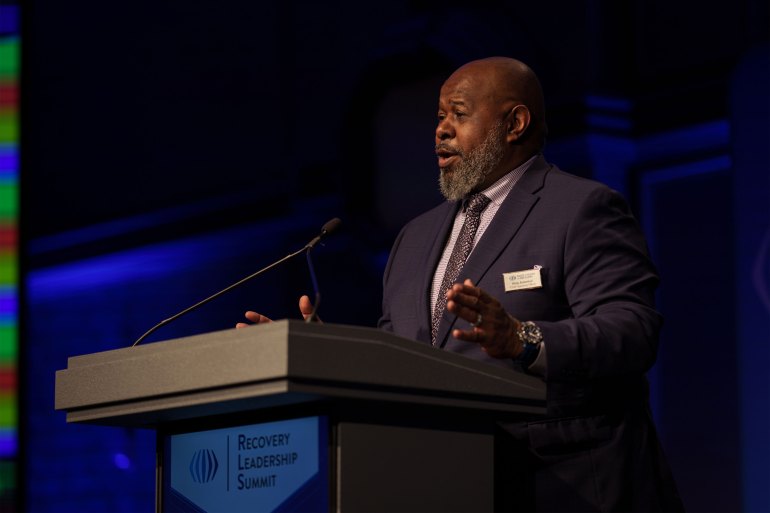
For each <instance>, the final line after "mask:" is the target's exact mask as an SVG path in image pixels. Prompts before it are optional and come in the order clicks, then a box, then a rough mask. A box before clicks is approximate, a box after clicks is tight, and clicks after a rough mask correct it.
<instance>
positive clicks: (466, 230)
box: [431, 193, 489, 346]
mask: <svg viewBox="0 0 770 513" xmlns="http://www.w3.org/2000/svg"><path fill="white" fill-rule="evenodd" d="M488 203H489V198H487V197H486V196H484V195H483V194H481V193H478V194H474V195H473V196H471V197H470V198H469V199H468V202H467V207H466V209H465V222H464V223H463V227H462V229H461V230H460V235H458V236H457V241H455V247H454V248H452V255H451V256H450V257H449V263H447V267H446V271H445V272H444V279H443V280H441V287H439V289H438V297H437V298H436V307H435V309H434V310H433V318H432V319H431V343H432V344H433V345H434V346H435V345H436V334H437V333H438V325H439V323H440V322H441V317H442V315H443V314H444V308H445V307H446V298H445V295H446V291H447V290H449V287H451V286H452V285H453V284H454V282H455V280H457V277H458V276H459V275H460V270H461V269H462V268H463V265H464V264H465V260H466V259H467V258H468V255H469V254H470V252H471V249H473V237H474V236H475V235H476V230H477V229H478V227H479V220H480V219H481V212H482V211H483V210H484V208H485V207H486V206H487V204H488Z"/></svg>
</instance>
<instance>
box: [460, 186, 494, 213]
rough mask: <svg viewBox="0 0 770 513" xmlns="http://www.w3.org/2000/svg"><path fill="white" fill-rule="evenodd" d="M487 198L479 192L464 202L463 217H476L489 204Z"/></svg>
mask: <svg viewBox="0 0 770 513" xmlns="http://www.w3.org/2000/svg"><path fill="white" fill-rule="evenodd" d="M489 201H490V200H489V198H487V197H486V196H484V195H483V194H481V193H480V192H479V193H477V194H474V195H473V196H471V197H470V198H468V199H467V200H466V201H465V215H466V216H467V215H471V216H477V215H479V214H480V213H481V211H482V210H484V208H485V207H486V206H487V204H488V203H489Z"/></svg>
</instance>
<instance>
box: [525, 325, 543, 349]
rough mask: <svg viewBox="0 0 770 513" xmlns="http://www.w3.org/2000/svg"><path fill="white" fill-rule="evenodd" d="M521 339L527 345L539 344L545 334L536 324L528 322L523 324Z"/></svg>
mask: <svg viewBox="0 0 770 513" xmlns="http://www.w3.org/2000/svg"><path fill="white" fill-rule="evenodd" d="M519 338H520V339H521V341H522V342H524V343H525V344H539V343H540V341H541V340H542V339H543V334H542V332H541V331H540V328H539V327H538V326H537V325H536V324H535V323H533V322H529V321H527V322H524V323H522V324H521V328H520V329H519Z"/></svg>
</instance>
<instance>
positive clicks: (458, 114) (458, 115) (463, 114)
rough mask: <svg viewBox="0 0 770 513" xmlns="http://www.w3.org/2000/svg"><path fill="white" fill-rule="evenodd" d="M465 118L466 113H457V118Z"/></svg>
mask: <svg viewBox="0 0 770 513" xmlns="http://www.w3.org/2000/svg"><path fill="white" fill-rule="evenodd" d="M465 116H466V113H465V112H460V111H456V112H455V117H457V118H462V117H465Z"/></svg>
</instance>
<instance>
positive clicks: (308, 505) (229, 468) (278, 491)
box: [161, 416, 329, 513]
mask: <svg viewBox="0 0 770 513" xmlns="http://www.w3.org/2000/svg"><path fill="white" fill-rule="evenodd" d="M328 440H329V437H328V420H327V418H326V417H325V416H313V417H304V418H298V419H289V420H281V421H276V422H265V423H260V424H251V425H247V426H237V427H229V428H223V429H213V430H208V431H197V432H193V433H180V434H171V435H168V436H166V437H165V440H164V444H165V447H164V452H165V456H164V460H165V461H164V476H163V483H162V487H163V490H162V505H161V507H162V510H163V511H164V512H176V511H186V512H189V511H200V512H207V513H214V512H228V513H238V512H255V511H258V512H284V511H307V512H314V511H318V512H322V511H323V512H327V511H329V464H328V461H329V458H328V451H329V448H328Z"/></svg>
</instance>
